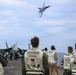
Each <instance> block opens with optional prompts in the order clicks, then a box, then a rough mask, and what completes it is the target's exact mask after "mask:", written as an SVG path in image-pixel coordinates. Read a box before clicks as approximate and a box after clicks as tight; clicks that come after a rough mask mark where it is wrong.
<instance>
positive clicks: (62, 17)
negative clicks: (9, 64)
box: [0, 0, 76, 52]
mask: <svg viewBox="0 0 76 75" xmlns="http://www.w3.org/2000/svg"><path fill="white" fill-rule="evenodd" d="M44 2H45V5H46V6H48V5H50V7H49V8H48V9H46V10H45V11H44V13H43V15H42V17H40V16H39V12H38V11H39V9H38V8H39V7H42V5H43V3H44ZM34 36H37V37H39V40H40V45H39V49H40V50H42V49H43V48H45V47H47V48H48V51H49V50H50V47H51V45H55V47H56V51H57V52H65V51H67V47H68V46H72V47H73V48H74V46H75V43H76V0H0V48H1V49H5V48H6V45H5V42H6V41H7V43H8V46H9V47H11V46H12V45H13V44H15V43H16V42H17V41H18V44H17V46H18V47H19V48H21V49H28V44H29V43H30V39H31V38H33V37H34Z"/></svg>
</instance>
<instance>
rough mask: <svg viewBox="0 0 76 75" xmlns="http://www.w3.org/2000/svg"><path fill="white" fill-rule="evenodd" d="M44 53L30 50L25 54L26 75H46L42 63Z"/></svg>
mask: <svg viewBox="0 0 76 75" xmlns="http://www.w3.org/2000/svg"><path fill="white" fill-rule="evenodd" d="M42 57H43V52H42V51H40V50H37V49H36V50H28V51H27V52H25V54H24V61H25V69H26V74H45V71H44V68H43V62H42Z"/></svg>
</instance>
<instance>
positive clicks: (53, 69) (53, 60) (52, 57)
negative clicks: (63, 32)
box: [48, 45, 58, 75]
mask: <svg viewBox="0 0 76 75" xmlns="http://www.w3.org/2000/svg"><path fill="white" fill-rule="evenodd" d="M55 49H56V48H55V46H54V45H52V46H51V50H50V51H49V52H48V62H49V65H50V75H52V74H54V75H58V70H57V60H58V55H57V53H56V51H55Z"/></svg>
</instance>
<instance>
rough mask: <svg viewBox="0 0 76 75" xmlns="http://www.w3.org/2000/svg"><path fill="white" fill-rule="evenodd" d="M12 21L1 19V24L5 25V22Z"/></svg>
mask: <svg viewBox="0 0 76 75" xmlns="http://www.w3.org/2000/svg"><path fill="white" fill-rule="evenodd" d="M9 22H10V21H8V20H0V26H1V25H3V24H6V23H9Z"/></svg>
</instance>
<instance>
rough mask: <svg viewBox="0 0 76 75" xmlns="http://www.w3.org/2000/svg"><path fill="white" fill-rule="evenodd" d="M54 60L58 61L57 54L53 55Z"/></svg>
mask: <svg viewBox="0 0 76 75" xmlns="http://www.w3.org/2000/svg"><path fill="white" fill-rule="evenodd" d="M54 59H55V60H56V61H57V60H58V55H57V53H55V54H54Z"/></svg>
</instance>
